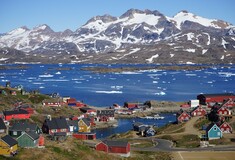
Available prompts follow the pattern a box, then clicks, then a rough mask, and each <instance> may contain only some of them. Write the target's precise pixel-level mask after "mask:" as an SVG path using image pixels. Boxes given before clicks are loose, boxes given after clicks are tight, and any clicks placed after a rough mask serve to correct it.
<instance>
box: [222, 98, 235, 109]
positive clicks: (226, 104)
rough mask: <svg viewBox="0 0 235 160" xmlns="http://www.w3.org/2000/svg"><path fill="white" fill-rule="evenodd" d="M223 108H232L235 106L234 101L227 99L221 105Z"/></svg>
mask: <svg viewBox="0 0 235 160" xmlns="http://www.w3.org/2000/svg"><path fill="white" fill-rule="evenodd" d="M222 106H223V107H228V108H232V107H234V106H235V102H234V100H232V99H231V98H229V99H227V100H226V101H224V103H223V104H222Z"/></svg>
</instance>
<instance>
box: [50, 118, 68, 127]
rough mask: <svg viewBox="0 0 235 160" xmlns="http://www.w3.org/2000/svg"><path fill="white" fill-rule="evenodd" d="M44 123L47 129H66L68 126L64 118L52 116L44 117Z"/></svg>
mask: <svg viewBox="0 0 235 160" xmlns="http://www.w3.org/2000/svg"><path fill="white" fill-rule="evenodd" d="M46 123H47V126H48V128H49V129H65V128H66V129H67V128H69V126H68V124H67V121H66V119H65V118H52V119H51V120H49V119H46Z"/></svg>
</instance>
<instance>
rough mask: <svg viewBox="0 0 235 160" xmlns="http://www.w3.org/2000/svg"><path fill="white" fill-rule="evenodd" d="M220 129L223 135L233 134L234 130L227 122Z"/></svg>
mask: <svg viewBox="0 0 235 160" xmlns="http://www.w3.org/2000/svg"><path fill="white" fill-rule="evenodd" d="M219 128H220V130H221V131H222V132H223V133H232V132H233V128H232V127H231V126H230V125H229V124H228V123H227V122H224V123H223V124H221V125H220V127H219Z"/></svg>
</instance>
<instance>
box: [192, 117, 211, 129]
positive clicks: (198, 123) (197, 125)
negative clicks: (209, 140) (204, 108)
mask: <svg viewBox="0 0 235 160" xmlns="http://www.w3.org/2000/svg"><path fill="white" fill-rule="evenodd" d="M206 124H210V121H209V120H208V119H207V118H205V117H202V118H200V119H198V120H197V121H196V122H195V124H194V127H195V128H197V129H199V130H200V129H202V126H203V125H206Z"/></svg>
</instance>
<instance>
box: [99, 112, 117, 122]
mask: <svg viewBox="0 0 235 160" xmlns="http://www.w3.org/2000/svg"><path fill="white" fill-rule="evenodd" d="M114 112H115V111H114V109H102V110H97V115H96V121H99V122H108V121H112V120H114Z"/></svg>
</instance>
